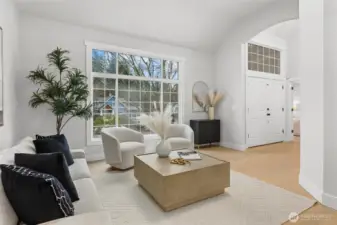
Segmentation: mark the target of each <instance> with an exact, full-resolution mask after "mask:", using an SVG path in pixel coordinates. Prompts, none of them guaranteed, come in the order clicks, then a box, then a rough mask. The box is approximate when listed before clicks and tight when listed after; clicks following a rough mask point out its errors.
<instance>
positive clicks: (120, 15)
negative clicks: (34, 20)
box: [16, 0, 277, 51]
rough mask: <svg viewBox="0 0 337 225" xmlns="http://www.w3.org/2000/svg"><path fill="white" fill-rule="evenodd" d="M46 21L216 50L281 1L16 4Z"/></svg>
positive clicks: (44, 0)
mask: <svg viewBox="0 0 337 225" xmlns="http://www.w3.org/2000/svg"><path fill="white" fill-rule="evenodd" d="M16 1H17V3H18V6H19V9H20V10H22V11H24V12H27V13H31V14H34V15H37V16H41V17H44V18H50V19H54V20H58V21H62V22H66V23H71V24H75V25H80V26H85V27H90V28H94V29H99V30H105V31H110V32H115V33H120V34H125V35H130V36H135V37H140V38H144V39H149V40H154V41H159V42H162V43H167V44H173V45H178V46H184V47H188V48H192V49H197V50H201V51H215V50H216V49H217V48H218V47H219V46H220V45H221V43H222V41H223V40H224V38H225V36H226V30H228V29H229V28H230V27H231V26H233V25H234V24H235V23H236V22H238V21H239V20H240V18H242V17H243V16H246V15H248V14H250V13H253V12H254V11H256V10H258V9H260V8H262V7H264V6H266V5H267V4H268V3H270V2H272V1H277V0H166V1H164V0H16Z"/></svg>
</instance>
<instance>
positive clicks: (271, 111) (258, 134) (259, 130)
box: [246, 77, 285, 147]
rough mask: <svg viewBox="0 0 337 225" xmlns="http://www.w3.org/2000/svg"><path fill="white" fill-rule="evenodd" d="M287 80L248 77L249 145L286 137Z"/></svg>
mask: <svg viewBox="0 0 337 225" xmlns="http://www.w3.org/2000/svg"><path fill="white" fill-rule="evenodd" d="M284 87H285V82H284V81H279V80H270V79H263V78H253V77H247V98H246V99H247V104H246V105H247V117H246V124H247V145H248V147H252V146H258V145H265V144H270V143H275V142H281V141H284V139H285V88H284Z"/></svg>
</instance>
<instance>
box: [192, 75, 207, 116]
mask: <svg viewBox="0 0 337 225" xmlns="http://www.w3.org/2000/svg"><path fill="white" fill-rule="evenodd" d="M207 95H208V85H207V84H206V83H205V82H203V81H197V82H195V83H194V85H193V89H192V99H193V103H192V112H204V109H203V108H202V107H201V106H200V105H199V104H198V102H197V101H196V98H195V96H197V98H198V99H200V100H201V101H203V102H204V101H205V99H206V98H207Z"/></svg>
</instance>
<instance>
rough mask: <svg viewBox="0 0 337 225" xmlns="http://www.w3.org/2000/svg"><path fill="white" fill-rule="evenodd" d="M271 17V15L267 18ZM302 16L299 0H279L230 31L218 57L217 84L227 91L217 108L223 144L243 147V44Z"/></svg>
mask: <svg viewBox="0 0 337 225" xmlns="http://www.w3.org/2000/svg"><path fill="white" fill-rule="evenodd" d="M266 18H268V19H266ZM296 18H298V1H294V0H283V1H277V2H274V3H272V4H271V5H269V6H268V7H266V8H264V9H262V10H260V11H258V12H254V13H253V14H252V15H250V16H247V17H244V18H243V19H242V21H241V22H239V23H237V24H236V25H235V27H233V28H232V29H231V30H230V31H229V32H227V33H228V35H227V38H226V39H225V40H224V41H223V46H222V47H221V48H219V51H218V52H217V57H216V84H217V88H218V89H219V91H222V92H224V93H225V94H226V100H225V101H223V102H222V103H221V104H220V105H219V107H218V108H217V112H216V114H217V117H219V118H220V119H221V144H222V145H223V146H226V147H231V148H234V149H239V150H243V149H245V148H246V146H245V144H246V138H245V133H246V132H245V117H246V115H245V89H246V86H245V76H244V73H243V72H244V68H245V67H244V65H242V55H243V53H244V52H243V49H242V48H241V47H242V44H243V43H246V42H247V41H248V40H249V39H251V38H252V37H254V36H255V35H257V34H258V33H260V32H261V31H263V30H265V29H267V28H268V27H270V26H273V25H275V24H277V23H280V22H283V21H287V20H291V19H296Z"/></svg>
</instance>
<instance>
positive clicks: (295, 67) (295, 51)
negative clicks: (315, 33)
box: [285, 20, 300, 78]
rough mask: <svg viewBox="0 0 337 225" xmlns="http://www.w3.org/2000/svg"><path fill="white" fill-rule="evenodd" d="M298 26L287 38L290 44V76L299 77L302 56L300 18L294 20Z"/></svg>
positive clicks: (288, 71) (288, 72)
mask: <svg viewBox="0 0 337 225" xmlns="http://www.w3.org/2000/svg"><path fill="white" fill-rule="evenodd" d="M293 22H294V23H296V25H297V27H296V29H294V30H293V31H292V33H291V34H290V35H289V36H288V37H287V38H286V39H285V40H286V41H287V45H288V54H287V58H288V69H287V77H288V78H299V77H300V73H299V61H300V60H299V58H300V49H299V46H300V43H299V41H300V40H299V20H293Z"/></svg>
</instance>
